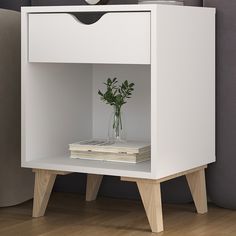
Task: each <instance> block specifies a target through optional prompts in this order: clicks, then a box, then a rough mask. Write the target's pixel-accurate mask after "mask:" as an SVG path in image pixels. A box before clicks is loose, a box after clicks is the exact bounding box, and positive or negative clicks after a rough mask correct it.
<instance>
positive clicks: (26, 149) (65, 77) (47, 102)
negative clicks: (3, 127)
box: [22, 63, 151, 178]
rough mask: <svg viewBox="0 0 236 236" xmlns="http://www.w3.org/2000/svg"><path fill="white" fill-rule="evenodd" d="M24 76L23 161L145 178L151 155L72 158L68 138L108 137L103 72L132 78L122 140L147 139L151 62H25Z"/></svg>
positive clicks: (121, 78) (41, 166)
mask: <svg viewBox="0 0 236 236" xmlns="http://www.w3.org/2000/svg"><path fill="white" fill-rule="evenodd" d="M26 77H27V80H25V81H23V87H24V89H25V90H24V97H23V101H24V102H23V107H22V109H23V119H22V126H23V127H24V129H23V132H22V141H23V147H22V157H23V161H22V166H23V167H30V168H39V169H52V170H62V171H71V172H85V173H94V174H104V175H106V174H107V175H109V174H110V175H117V176H131V177H138V176H139V177H140V176H142V177H143V178H145V177H146V178H150V176H151V160H150V161H145V162H141V163H137V164H128V163H115V162H105V161H91V160H81V159H71V158H70V157H69V155H70V154H69V150H68V148H69V144H70V143H74V142H78V141H81V140H88V139H92V138H101V139H107V135H108V125H109V119H110V116H111V114H112V107H111V106H110V105H107V104H105V103H104V102H102V101H101V100H100V97H99V95H98V89H101V90H104V89H105V85H104V84H103V83H104V82H105V81H106V80H107V78H109V77H110V78H114V77H117V78H118V80H119V82H122V81H124V80H128V81H129V82H134V83H135V87H134V93H133V95H132V97H131V98H130V99H129V101H128V103H127V104H125V105H124V106H123V113H124V122H125V130H126V136H127V140H130V141H144V142H147V143H148V142H151V123H150V122H151V77H150V65H114V64H109V65H108V64H53V63H29V64H28V70H27V76H26Z"/></svg>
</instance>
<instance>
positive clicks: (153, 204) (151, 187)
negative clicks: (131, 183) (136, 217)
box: [136, 180, 163, 233]
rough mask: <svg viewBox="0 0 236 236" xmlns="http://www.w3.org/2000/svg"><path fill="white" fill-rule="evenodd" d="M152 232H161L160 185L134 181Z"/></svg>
mask: <svg viewBox="0 0 236 236" xmlns="http://www.w3.org/2000/svg"><path fill="white" fill-rule="evenodd" d="M136 183H137V185H138V189H139V193H140V195H141V198H142V202H143V205H144V208H145V211H146V214H147V218H148V221H149V224H150V227H151V230H152V232H155V233H159V232H162V231H163V216H162V203H161V185H160V183H158V182H149V181H146V182H145V181H143V180H141V181H139V180H137V181H136Z"/></svg>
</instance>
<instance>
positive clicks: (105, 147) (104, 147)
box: [69, 140, 151, 163]
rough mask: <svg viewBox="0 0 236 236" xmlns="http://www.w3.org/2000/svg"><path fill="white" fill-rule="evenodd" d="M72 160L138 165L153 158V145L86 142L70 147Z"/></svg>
mask: <svg viewBox="0 0 236 236" xmlns="http://www.w3.org/2000/svg"><path fill="white" fill-rule="evenodd" d="M69 150H70V152H71V158H79V159H87V160H100V161H115V162H127V163H138V162H142V161H146V160H149V159H150V158H151V145H150V144H149V143H144V142H132V141H128V142H120V143H111V142H109V141H106V140H86V141H81V142H77V143H72V144H70V145H69Z"/></svg>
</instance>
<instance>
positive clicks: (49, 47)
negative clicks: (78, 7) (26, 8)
mask: <svg viewBox="0 0 236 236" xmlns="http://www.w3.org/2000/svg"><path fill="white" fill-rule="evenodd" d="M28 40H29V61H30V62H61V63H118V64H150V12H106V13H104V14H103V15H102V16H101V18H100V19H99V20H97V21H96V22H95V23H92V24H85V23H82V22H81V21H80V20H79V19H78V18H77V17H76V15H74V14H71V13H42V14H40V13H39V14H38V13H37V14H29V38H28Z"/></svg>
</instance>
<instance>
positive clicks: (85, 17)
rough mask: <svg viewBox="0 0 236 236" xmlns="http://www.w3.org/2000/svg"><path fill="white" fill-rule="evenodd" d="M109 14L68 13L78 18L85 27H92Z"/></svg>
mask: <svg viewBox="0 0 236 236" xmlns="http://www.w3.org/2000/svg"><path fill="white" fill-rule="evenodd" d="M106 13H108V12H72V13H68V14H69V15H73V16H74V17H76V18H77V20H78V21H79V22H81V23H83V24H85V25H92V24H94V23H96V22H97V21H99V20H100V19H101V18H102V17H103V16H104V15H105V14H106Z"/></svg>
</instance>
